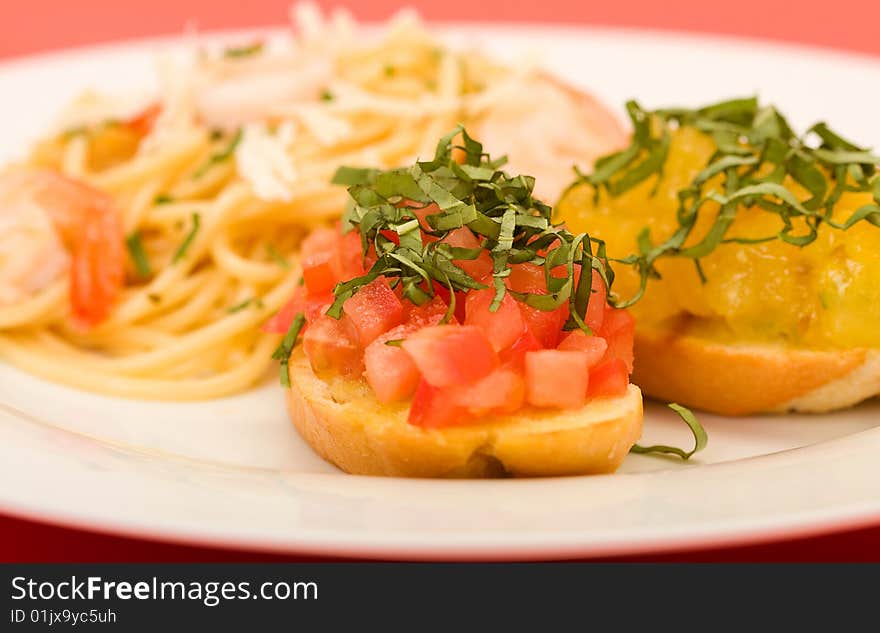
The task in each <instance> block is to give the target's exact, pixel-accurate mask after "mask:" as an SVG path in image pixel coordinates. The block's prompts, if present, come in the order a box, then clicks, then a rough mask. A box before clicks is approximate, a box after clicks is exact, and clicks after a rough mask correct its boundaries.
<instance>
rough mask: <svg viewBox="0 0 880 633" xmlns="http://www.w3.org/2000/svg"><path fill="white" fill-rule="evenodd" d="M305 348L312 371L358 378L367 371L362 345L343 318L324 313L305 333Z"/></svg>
mask: <svg viewBox="0 0 880 633" xmlns="http://www.w3.org/2000/svg"><path fill="white" fill-rule="evenodd" d="M303 350H304V351H305V353H306V356H308V357H309V362H310V363H311V365H312V370H314V371H315V372H316V373H317V372H320V371H325V370H333V371H336V372H339V373H340V374H342V375H343V376H350V377H358V376H360V375H361V374H363V373H364V361H363V348H361V347H360V346H359V345H358V344H357V343H356V342H355V341H354V340H353V338H352V337H351V336H350V335H349V333H348V331H347V329H346V327H345V324H344V323H343V322H342V320H338V319H334V318H333V317H329V316H326V315H322V316H320V317H318V318H317V319H315V321H314V322H313V323H311V324H309V327H308V329H307V330H306V333H305V334H304V335H303Z"/></svg>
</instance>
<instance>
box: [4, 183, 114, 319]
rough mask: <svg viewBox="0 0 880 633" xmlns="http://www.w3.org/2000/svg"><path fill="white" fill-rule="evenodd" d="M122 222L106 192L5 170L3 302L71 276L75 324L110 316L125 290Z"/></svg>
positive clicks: (9, 302)
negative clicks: (119, 296) (65, 276)
mask: <svg viewBox="0 0 880 633" xmlns="http://www.w3.org/2000/svg"><path fill="white" fill-rule="evenodd" d="M123 242H124V237H123V229H122V223H121V219H120V218H119V215H118V213H117V211H116V208H115V206H114V204H113V202H112V200H111V199H110V197H109V196H107V195H106V194H104V193H102V192H100V191H97V190H95V189H92V188H91V187H89V186H87V185H85V184H83V183H81V182H78V181H76V180H73V179H71V178H68V177H66V176H63V175H61V174H59V173H57V172H53V171H49V170H43V169H24V168H22V169H15V170H11V171H8V172H6V173H5V174H2V175H0V305H4V304H6V305H8V304H12V303H17V302H20V301H22V300H24V299H26V298H27V297H28V296H30V295H32V294H34V293H36V292H38V291H39V290H41V289H43V288H45V287H46V286H48V285H49V284H51V283H52V282H54V281H56V280H58V279H59V278H61V277H62V276H63V275H64V274H65V273H67V274H68V275H69V277H70V306H71V313H72V316H73V321H74V324H75V325H76V326H78V327H80V328H83V329H86V328H90V327H93V326H95V325H97V324H98V323H100V322H101V321H102V320H104V319H105V318H106V317H107V316H108V314H109V313H110V310H111V309H112V307H113V303H114V302H115V300H116V298H117V296H118V295H119V292H120V290H121V288H122V284H123V280H124V276H125V266H124V257H125V252H124V246H123Z"/></svg>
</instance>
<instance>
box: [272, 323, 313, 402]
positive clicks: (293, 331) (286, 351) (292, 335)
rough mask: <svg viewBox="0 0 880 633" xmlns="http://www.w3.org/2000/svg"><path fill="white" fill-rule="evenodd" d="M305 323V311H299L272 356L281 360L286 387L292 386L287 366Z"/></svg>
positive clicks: (283, 382)
mask: <svg viewBox="0 0 880 633" xmlns="http://www.w3.org/2000/svg"><path fill="white" fill-rule="evenodd" d="M305 324H306V318H305V316H303V313H302V312H299V313H297V315H296V316H295V317H293V321H292V322H291V324H290V327H289V328H288V329H287V334H285V335H284V338H283V339H282V341H281V344H280V345H279V346H278V347H276V348H275V351H274V352H273V353H272V358H274V359H275V360H277V361H280V362H281V384H282V385H283V386H284V387H290V374H289V373H288V371H287V366H288V363H289V362H290V353H291V352H292V351H293V348H294V347H295V346H296V341H297V339H298V338H299V333H300V332H301V331H302V329H303V326H305Z"/></svg>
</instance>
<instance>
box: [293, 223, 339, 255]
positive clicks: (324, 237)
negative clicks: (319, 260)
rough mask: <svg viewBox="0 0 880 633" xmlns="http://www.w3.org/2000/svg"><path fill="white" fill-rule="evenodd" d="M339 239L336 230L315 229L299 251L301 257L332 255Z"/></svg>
mask: <svg viewBox="0 0 880 633" xmlns="http://www.w3.org/2000/svg"><path fill="white" fill-rule="evenodd" d="M340 239H342V234H341V233H340V232H339V230H338V229H331V228H324V227H321V228H317V229H315V230H313V231H312V232H311V233H309V234H308V235H307V236H306V238H305V239H304V240H303V242H302V246H301V247H300V250H301V251H302V254H303V257H308V256H309V255H322V254H324V253H333V252H334V251H335V250H336V245H337V244H338V243H339V240H340Z"/></svg>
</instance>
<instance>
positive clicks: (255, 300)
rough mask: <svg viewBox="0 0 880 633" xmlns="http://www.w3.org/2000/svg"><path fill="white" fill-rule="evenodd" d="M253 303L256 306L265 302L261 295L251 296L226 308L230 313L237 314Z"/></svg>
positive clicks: (260, 306) (258, 306) (259, 306)
mask: <svg viewBox="0 0 880 633" xmlns="http://www.w3.org/2000/svg"><path fill="white" fill-rule="evenodd" d="M252 304H253V306H254V307H255V308H262V307H263V302H262V301H261V300H260V298H259V297H251V298H250V299H245V300H244V301H242V302H241V303H236V304H235V305H234V306H230V307H228V308H226V312H228V313H229V314H235V313H236V312H241V311H242V310H244V309H245V308H247V307H248V306H250V305H252Z"/></svg>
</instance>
